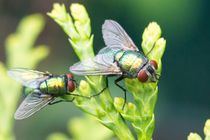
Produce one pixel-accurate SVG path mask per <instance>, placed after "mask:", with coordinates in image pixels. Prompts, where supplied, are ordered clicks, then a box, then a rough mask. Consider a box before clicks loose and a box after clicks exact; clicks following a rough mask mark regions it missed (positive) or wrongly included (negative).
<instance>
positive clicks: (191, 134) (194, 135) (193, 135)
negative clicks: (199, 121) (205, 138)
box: [187, 133, 202, 140]
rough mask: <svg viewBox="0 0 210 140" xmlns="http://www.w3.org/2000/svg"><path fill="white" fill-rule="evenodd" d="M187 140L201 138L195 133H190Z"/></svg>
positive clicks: (199, 139) (198, 139) (200, 139)
mask: <svg viewBox="0 0 210 140" xmlns="http://www.w3.org/2000/svg"><path fill="white" fill-rule="evenodd" d="M187 140H202V138H201V137H200V136H199V135H198V134H197V133H190V134H189V136H188V137H187Z"/></svg>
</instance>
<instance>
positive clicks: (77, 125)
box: [47, 116, 113, 140]
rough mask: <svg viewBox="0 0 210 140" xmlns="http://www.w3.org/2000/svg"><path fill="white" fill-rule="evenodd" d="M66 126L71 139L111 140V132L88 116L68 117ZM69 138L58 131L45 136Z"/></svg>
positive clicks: (55, 138)
mask: <svg viewBox="0 0 210 140" xmlns="http://www.w3.org/2000/svg"><path fill="white" fill-rule="evenodd" d="M67 126H68V132H69V133H70V134H71V135H72V138H71V140H113V138H112V137H113V132H112V131H110V130H109V129H107V128H106V127H104V126H102V125H101V124H99V123H98V122H97V121H96V120H95V119H94V118H92V117H90V116H84V117H80V118H73V119H70V120H69V122H68V125H67ZM96 132H97V133H96ZM69 139H70V138H69V137H68V136H66V135H65V134H62V133H60V132H56V133H53V134H51V135H49V136H48V138H47V140H69Z"/></svg>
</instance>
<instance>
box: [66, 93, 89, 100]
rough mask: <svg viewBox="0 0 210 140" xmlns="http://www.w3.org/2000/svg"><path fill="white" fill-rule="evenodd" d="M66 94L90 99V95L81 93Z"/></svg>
mask: <svg viewBox="0 0 210 140" xmlns="http://www.w3.org/2000/svg"><path fill="white" fill-rule="evenodd" d="M67 94H68V95H72V96H76V97H82V98H87V99H90V98H91V97H90V96H83V95H80V94H74V93H67Z"/></svg>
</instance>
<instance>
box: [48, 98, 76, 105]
mask: <svg viewBox="0 0 210 140" xmlns="http://www.w3.org/2000/svg"><path fill="white" fill-rule="evenodd" d="M74 99H75V98H72V99H71V100H58V101H54V102H53V101H52V102H50V103H49V105H54V104H57V103H61V102H73V101H74Z"/></svg>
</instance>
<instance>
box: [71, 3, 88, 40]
mask: <svg viewBox="0 0 210 140" xmlns="http://www.w3.org/2000/svg"><path fill="white" fill-rule="evenodd" d="M70 11H71V14H72V17H73V18H74V21H75V23H74V24H75V27H76V28H77V31H78V33H79V34H80V36H81V38H89V37H90V35H91V27H90V19H89V16H88V14H87V11H86V9H85V7H84V6H83V5H80V4H78V3H75V4H72V5H71V6H70Z"/></svg>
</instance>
